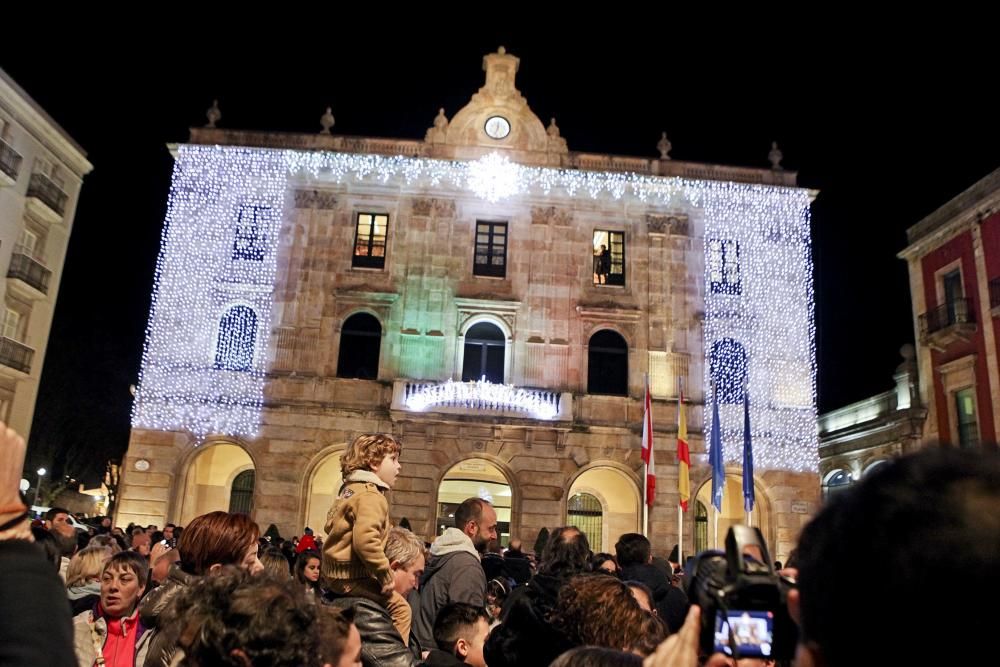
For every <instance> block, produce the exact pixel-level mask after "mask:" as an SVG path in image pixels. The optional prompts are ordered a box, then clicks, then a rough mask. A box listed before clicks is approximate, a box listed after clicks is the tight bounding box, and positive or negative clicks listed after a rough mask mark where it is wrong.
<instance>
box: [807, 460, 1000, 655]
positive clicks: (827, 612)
mask: <svg viewBox="0 0 1000 667" xmlns="http://www.w3.org/2000/svg"><path fill="white" fill-rule="evenodd" d="M997 507H1000V456H998V455H997V454H996V453H995V452H989V453H987V452H982V451H976V452H969V451H961V450H955V449H950V448H949V449H925V450H921V451H920V452H918V453H916V454H914V455H910V456H905V457H903V458H900V459H897V460H896V461H894V462H891V463H889V464H886V465H883V466H879V468H878V469H877V470H875V471H874V472H873V473H872V474H870V475H868V476H865V477H863V478H862V479H861V482H860V483H858V484H857V485H856V486H853V487H851V488H850V489H848V490H846V491H844V492H842V493H839V494H837V495H836V496H835V497H833V498H831V499H830V500H829V502H828V503H827V504H826V505H825V506H824V507H823V509H822V510H821V511H820V512H819V514H817V515H816V517H815V518H814V519H813V520H812V521H811V522H810V523H809V524H808V525H806V527H805V528H804V530H803V532H802V536H801V538H800V539H799V546H798V557H799V563H798V583H799V592H800V599H801V612H802V623H801V631H802V635H803V637H802V639H803V640H804V641H805V642H814V643H815V644H816V645H817V646H818V647H819V651H820V652H821V653H822V656H823V659H824V662H825V663H826V664H827V665H829V666H830V667H841V666H842V665H886V664H925V665H930V664H954V665H959V664H974V663H975V662H979V661H981V660H982V656H983V655H984V653H983V638H984V637H989V636H991V635H990V633H991V632H992V630H993V625H994V623H993V619H992V616H991V615H990V614H988V613H983V612H977V611H976V610H977V609H981V608H982V606H981V605H982V604H983V602H984V601H985V600H987V599H988V596H989V593H988V592H989V591H997V590H1000V568H998V567H997V554H998V553H1000V512H997V509H996V508H997ZM861 559H863V560H864V563H865V568H866V570H867V571H869V572H871V573H872V576H870V577H866V579H865V584H864V587H863V588H864V603H862V604H859V600H858V598H857V596H855V595H845V591H848V590H852V587H854V586H855V585H856V584H857V580H856V579H857V575H856V574H855V573H851V574H848V573H847V570H849V569H850V568H845V567H844V564H845V563H852V562H859V561H860V560H861ZM942 572H953V573H955V575H956V577H957V579H956V582H955V585H951V586H948V587H947V600H948V601H947V605H948V608H949V609H951V610H953V612H952V613H946V614H935V615H934V618H933V619H929V620H928V623H929V624H930V625H929V626H928V628H933V636H934V637H947V638H948V641H942V642H938V641H933V640H931V638H929V637H928V640H927V641H916V640H914V641H909V640H907V638H910V639H915V638H916V636H917V635H916V634H915V633H917V632H919V631H918V630H917V627H919V623H920V619H919V618H917V617H915V616H914V614H915V613H916V612H915V611H914V610H919V609H924V608H926V607H927V605H928V604H931V603H932V601H933V600H934V599H935V595H936V593H935V592H936V591H938V592H939V591H941V590H942V589H941V573H942ZM984 595H985V596H986V597H984ZM915 624H917V625H915ZM858 646H864V647H865V650H864V651H861V652H859V651H858V650H857V647H858Z"/></svg>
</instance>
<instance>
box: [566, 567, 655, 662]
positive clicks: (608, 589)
mask: <svg viewBox="0 0 1000 667" xmlns="http://www.w3.org/2000/svg"><path fill="white" fill-rule="evenodd" d="M552 626H553V627H554V628H555V629H556V630H559V631H560V632H562V633H563V634H564V635H565V636H566V637H567V638H569V640H570V641H571V642H572V643H573V644H576V645H592V646H604V647H606V648H613V649H618V650H624V651H635V652H637V653H640V654H641V655H649V654H650V653H652V652H653V651H655V650H656V646H657V645H658V644H659V643H660V642H661V641H663V640H664V639H666V637H667V626H666V625H665V624H664V623H663V622H662V621H661V620H660V619H659V618H657V617H656V616H654V615H653V614H651V613H649V612H648V611H645V610H644V609H642V608H641V607H640V606H639V603H638V602H637V601H636V599H635V596H634V595H632V591H631V590H629V587H628V586H626V585H625V584H624V583H623V582H622V581H621V580H619V579H616V578H615V577H612V576H609V575H607V574H581V575H577V576H575V577H573V578H572V579H570V580H569V581H568V582H567V583H566V584H565V585H563V587H562V588H560V589H559V599H558V602H557V604H556V610H555V613H554V614H553V615H552Z"/></svg>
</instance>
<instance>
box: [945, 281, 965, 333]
mask: <svg viewBox="0 0 1000 667" xmlns="http://www.w3.org/2000/svg"><path fill="white" fill-rule="evenodd" d="M941 280H942V283H943V286H944V302H945V303H946V304H947V307H948V324H955V323H956V322H957V321H958V320H957V319H956V317H955V315H956V312H959V314H962V313H964V312H965V310H964V308H965V304H964V303H961V299H962V295H963V290H962V272H961V271H959V270H958V269H955V270H954V271H952V272H951V273H948V274H946V275H945V276H944V278H942V279H941Z"/></svg>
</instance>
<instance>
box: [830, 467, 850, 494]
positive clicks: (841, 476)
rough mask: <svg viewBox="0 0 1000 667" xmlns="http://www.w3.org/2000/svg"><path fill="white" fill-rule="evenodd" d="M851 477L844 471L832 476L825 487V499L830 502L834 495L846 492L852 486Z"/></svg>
mask: <svg viewBox="0 0 1000 667" xmlns="http://www.w3.org/2000/svg"><path fill="white" fill-rule="evenodd" d="M851 481H852V480H851V475H850V474H849V473H848V472H846V471H844V470H838V471H836V472H834V473H833V474H832V475H830V476H829V477H827V479H826V483H825V484H824V485H823V499H824V500H829V499H830V498H832V497H833V496H834V495H836V494H838V493H840V492H841V491H844V490H845V489H847V488H848V487H849V486H850V485H851Z"/></svg>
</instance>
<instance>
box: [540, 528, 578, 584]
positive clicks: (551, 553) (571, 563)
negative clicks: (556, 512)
mask: <svg viewBox="0 0 1000 667" xmlns="http://www.w3.org/2000/svg"><path fill="white" fill-rule="evenodd" d="M589 567H590V543H589V542H588V541H587V535H586V534H585V533H584V532H583V531H582V530H580V529H579V528H577V527H576V526H562V527H560V528H556V529H555V530H553V531H552V535H551V536H550V537H549V541H548V542H546V543H545V551H544V552H542V562H541V564H540V565H539V566H538V571H539V572H541V573H543V574H549V575H553V576H557V577H558V576H570V575H573V574H579V573H580V572H587V571H588V569H589Z"/></svg>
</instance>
